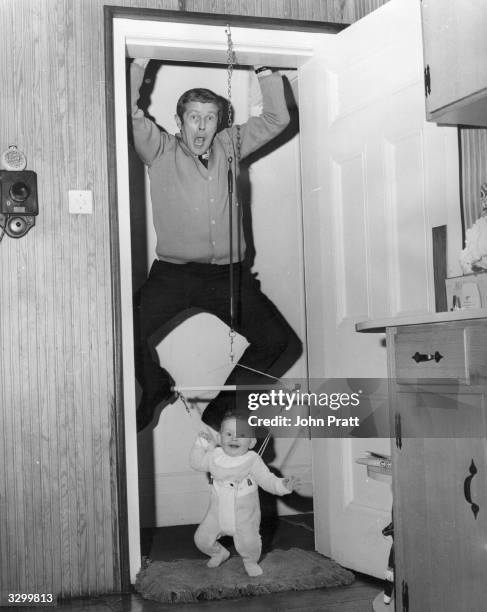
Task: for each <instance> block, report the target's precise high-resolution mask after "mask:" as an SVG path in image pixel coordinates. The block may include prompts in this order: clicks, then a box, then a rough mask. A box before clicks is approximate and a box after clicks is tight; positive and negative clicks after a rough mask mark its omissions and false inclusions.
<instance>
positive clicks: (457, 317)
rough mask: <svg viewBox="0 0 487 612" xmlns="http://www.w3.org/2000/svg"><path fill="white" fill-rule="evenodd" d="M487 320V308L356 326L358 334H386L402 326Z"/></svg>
mask: <svg viewBox="0 0 487 612" xmlns="http://www.w3.org/2000/svg"><path fill="white" fill-rule="evenodd" d="M471 319H487V308H479V309H475V310H474V309H471V310H467V309H465V310H452V311H449V312H426V313H422V314H410V315H408V314H405V315H399V316H397V317H390V318H384V319H368V320H366V321H360V322H359V323H356V324H355V329H356V330H357V331H358V332H366V333H384V332H385V330H386V328H387V327H399V326H401V325H424V324H425V323H446V322H448V321H465V320H471Z"/></svg>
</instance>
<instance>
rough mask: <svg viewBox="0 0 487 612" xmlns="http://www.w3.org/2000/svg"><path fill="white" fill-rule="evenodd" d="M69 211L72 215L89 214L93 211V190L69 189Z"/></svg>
mask: <svg viewBox="0 0 487 612" xmlns="http://www.w3.org/2000/svg"><path fill="white" fill-rule="evenodd" d="M68 200H69V212H70V213H71V214H72V215H91V214H92V213H93V192H92V191H81V190H78V189H70V190H69V191H68Z"/></svg>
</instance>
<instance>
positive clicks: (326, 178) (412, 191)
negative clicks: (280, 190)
mask: <svg viewBox="0 0 487 612" xmlns="http://www.w3.org/2000/svg"><path fill="white" fill-rule="evenodd" d="M418 4H419V3H413V2H411V1H410V0H391V2H389V3H388V4H386V5H385V6H383V7H382V8H381V9H379V10H377V11H375V12H373V13H372V14H370V15H369V16H368V17H366V18H365V19H363V20H361V21H359V22H357V23H356V24H354V25H353V26H351V27H350V28H348V29H346V30H345V31H343V32H342V33H340V34H338V35H337V36H335V37H334V38H332V39H328V40H327V41H326V42H325V43H324V46H323V48H322V50H321V53H320V54H316V55H315V57H314V58H313V59H312V60H310V61H309V62H307V63H306V64H304V65H303V66H302V68H301V70H300V116H301V122H302V138H303V139H304V138H306V139H307V140H306V141H304V140H303V185H304V193H303V206H304V226H305V244H306V255H305V262H306V280H307V304H308V308H307V310H308V328H309V334H308V347H309V365H310V376H311V378H313V377H314V378H320V377H326V378H385V377H386V375H387V374H386V349H385V341H384V337H383V336H382V335H380V334H359V333H357V332H356V331H355V323H356V322H357V321H361V320H364V319H368V318H379V317H384V316H392V315H395V314H399V313H405V312H409V313H412V312H425V311H432V310H434V287H433V266H432V242H431V229H432V227H434V226H437V225H444V224H445V225H448V242H449V248H450V254H449V260H450V268H449V271H450V272H452V271H453V272H454V271H455V270H454V266H455V260H456V254H457V253H458V252H459V251H460V248H461V241H460V219H459V202H458V184H457V176H458V168H457V164H458V159H457V141H456V130H455V129H454V128H438V127H437V126H436V125H433V124H427V123H426V122H425V111H424V98H423V95H424V93H423V84H422V50H421V27H420V14H419V6H418ZM320 55H321V57H320ZM389 448H390V446H389V440H388V439H385V438H383V439H362V440H351V439H348V440H314V441H313V473H314V495H315V508H316V510H315V524H316V547H317V550H318V551H320V552H322V553H324V554H326V555H329V556H331V557H333V558H334V559H335V560H337V561H338V562H339V563H341V564H343V565H344V566H347V567H350V568H352V569H355V570H357V571H361V572H365V573H367V574H371V575H375V576H378V577H381V576H383V574H384V570H385V568H386V564H387V555H388V552H389V547H390V538H387V539H386V538H384V537H383V536H382V534H381V529H382V528H383V527H384V526H385V525H386V524H387V523H388V522H389V520H390V510H391V505H392V496H391V490H390V486H389V485H388V484H385V483H383V482H377V481H374V480H370V479H367V477H366V471H365V468H364V466H361V465H357V464H356V463H355V459H356V458H357V457H358V456H360V455H361V454H362V453H363V452H364V451H365V450H376V451H382V452H384V451H385V452H388V450H389Z"/></svg>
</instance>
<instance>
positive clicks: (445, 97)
mask: <svg viewBox="0 0 487 612" xmlns="http://www.w3.org/2000/svg"><path fill="white" fill-rule="evenodd" d="M421 11H422V22H423V48H424V65H425V77H428V78H429V88H428V91H427V98H426V110H427V113H428V116H429V118H433V119H434V117H432V113H436V114H437V115H442V114H443V113H444V111H446V112H448V109H445V107H448V106H449V105H451V104H454V103H455V104H456V105H457V106H458V107H460V108H459V109H458V110H457V113H456V117H455V116H454V117H453V121H452V123H465V124H479V125H486V124H487V108H486V104H485V102H483V103H482V101H478V102H477V100H478V99H479V98H483V97H484V95H486V93H487V92H486V91H483V90H486V88H487V61H486V58H487V36H486V35H485V32H486V29H487V3H486V2H485V1H484V0H462V1H461V2H458V0H422V2H421ZM426 73H427V74H426ZM425 85H426V83H425ZM476 102H477V103H476ZM448 122H449V121H448ZM480 122H481V123H480Z"/></svg>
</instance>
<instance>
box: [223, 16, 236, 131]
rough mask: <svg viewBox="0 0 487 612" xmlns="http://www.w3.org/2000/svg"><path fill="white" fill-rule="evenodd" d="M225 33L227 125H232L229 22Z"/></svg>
mask: <svg viewBox="0 0 487 612" xmlns="http://www.w3.org/2000/svg"><path fill="white" fill-rule="evenodd" d="M225 34H226V35H227V99H228V117H227V122H228V127H232V122H233V116H232V75H233V66H234V65H235V51H234V49H233V40H232V31H231V29H230V24H229V23H227V27H226V28H225Z"/></svg>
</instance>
